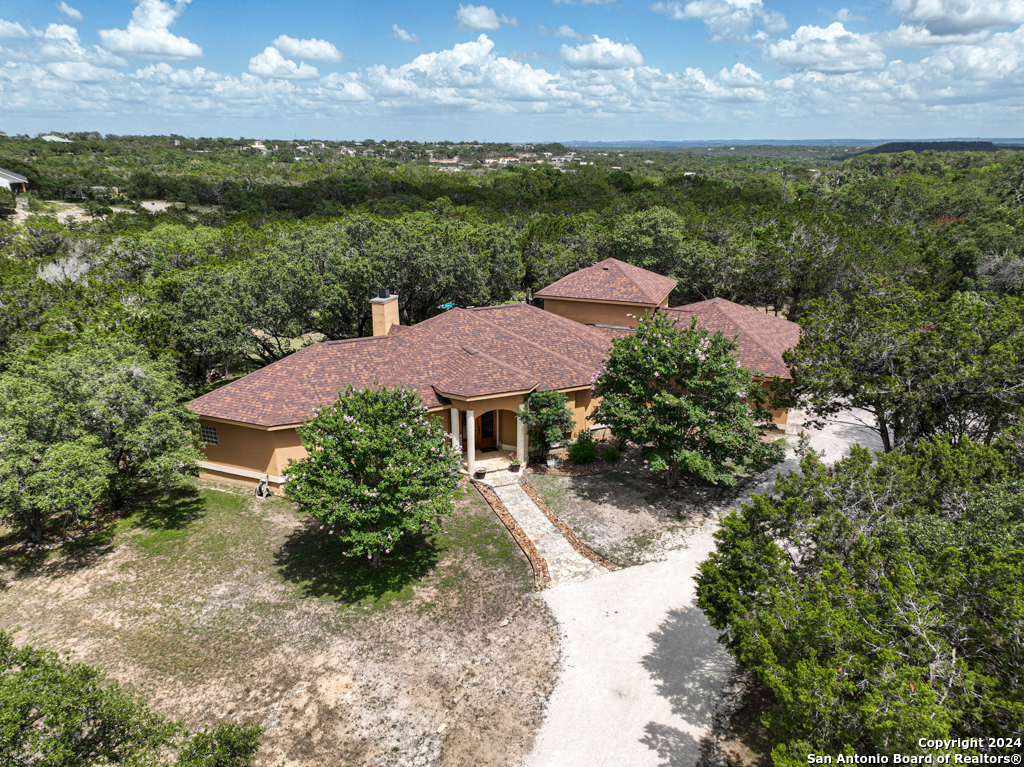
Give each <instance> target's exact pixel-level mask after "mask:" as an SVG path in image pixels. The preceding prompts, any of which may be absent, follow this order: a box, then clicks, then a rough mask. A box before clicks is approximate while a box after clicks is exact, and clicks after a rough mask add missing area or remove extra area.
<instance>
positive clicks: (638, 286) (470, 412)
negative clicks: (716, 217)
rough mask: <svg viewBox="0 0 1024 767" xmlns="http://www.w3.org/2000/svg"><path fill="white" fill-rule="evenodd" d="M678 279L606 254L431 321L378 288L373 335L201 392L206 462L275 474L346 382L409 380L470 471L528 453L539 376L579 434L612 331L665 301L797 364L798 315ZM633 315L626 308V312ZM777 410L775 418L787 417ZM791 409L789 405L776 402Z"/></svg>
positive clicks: (212, 467)
mask: <svg viewBox="0 0 1024 767" xmlns="http://www.w3.org/2000/svg"><path fill="white" fill-rule="evenodd" d="M675 285H676V281H675V280H674V279H671V278H668V277H664V276H662V275H658V274H654V273H653V272H650V271H647V270H645V269H641V268H639V267H636V266H632V265H630V264H626V263H625V262H622V261H617V260H616V259H607V260H606V261H602V262H600V263H598V264H595V265H594V266H591V267H587V268H586V269H581V270H580V271H578V272H574V273H573V274H570V275H567V276H566V277H563V278H562V279H561V280H559V281H558V282H556V283H554V284H553V285H550V286H548V287H547V288H545V289H544V290H542V291H540V292H538V294H537V295H538V296H541V297H543V298H544V308H543V309H541V308H538V307H536V306H530V305H528V304H505V305H502V306H487V307H480V308H470V309H462V308H452V309H449V310H448V311H446V312H444V313H442V314H439V315H437V316H435V317H431V318H430V319H428V320H425V321H424V322H420V323H417V324H415V325H411V326H403V325H400V324H399V322H398V318H399V312H398V301H399V297H398V296H396V295H392V294H390V293H389V292H388V291H387V290H384V291H381V294H380V296H378V297H377V298H375V299H373V301H372V306H371V310H372V316H373V335H372V336H370V337H367V338H354V339H349V340H344V341H323V342H320V343H317V344H313V345H312V346H308V347H306V348H305V349H302V350H300V351H298V352H295V353H294V354H292V355H290V356H288V357H285V358H284V359H282V360H279V361H278V362H275V363H273V364H272V365H268V366H267V367H265V368H262V369H260V370H257V371H255V372H253V373H250V374H249V375H247V376H244V377H242V378H240V379H238V380H237V381H233V382H232V383H230V384H227V385H226V386H223V387H221V388H219V389H216V390H214V391H212V392H209V393H208V394H204V395H203V396H201V397H199V398H197V399H195V400H193V401H192V402H191V403H190V405H189V406H190V407H191V409H192V410H193V411H194V412H195V413H196V414H197V415H198V416H199V418H200V431H201V438H202V441H203V442H204V443H205V447H204V452H205V460H203V461H202V462H201V463H200V467H201V468H202V471H203V475H202V476H205V477H208V478H211V479H220V480H225V481H230V482H243V483H255V482H256V481H257V480H258V479H260V478H262V477H263V476H268V477H269V480H270V483H271V484H272V485H280V484H281V482H282V481H283V478H282V476H281V475H282V473H283V471H284V469H285V467H286V465H287V463H288V460H289V459H298V458H301V457H303V456H305V455H306V452H305V450H304V448H303V447H302V444H301V441H300V439H299V435H298V431H297V428H298V427H299V426H300V425H301V424H302V422H303V421H305V420H306V419H308V418H309V417H310V416H311V415H312V413H313V411H314V409H315V408H317V407H321V406H325V405H328V404H330V403H331V402H333V401H334V399H335V398H336V396H337V392H338V389H339V388H343V387H344V386H345V385H347V384H351V385H353V386H370V385H374V384H381V385H385V386H405V387H409V388H412V389H414V390H415V391H416V392H417V393H418V394H419V396H420V398H421V399H422V401H423V402H424V404H425V405H426V407H427V410H428V412H429V413H430V414H431V415H432V416H433V417H434V418H437V419H438V420H439V421H440V422H441V424H442V425H443V426H444V428H445V430H446V431H447V432H448V433H450V434H451V439H452V444H453V446H455V447H456V448H458V449H461V450H462V451H463V453H464V455H465V456H466V461H465V466H466V469H467V470H468V471H469V472H470V473H472V472H473V471H474V469H475V467H476V461H477V460H479V458H480V457H481V456H479V455H478V453H479V452H480V451H488V450H491V449H502V450H510V451H515V452H516V453H517V455H518V456H519V458H520V460H521V461H525V460H526V457H527V451H528V448H529V444H528V439H527V429H526V427H525V425H524V424H523V423H522V422H521V421H519V419H517V418H516V411H517V410H518V409H519V408H520V407H521V406H522V405H524V404H526V400H527V398H528V397H529V395H530V393H531V392H533V391H535V390H537V389H553V390H556V391H560V392H563V393H564V394H565V396H566V401H567V404H568V405H569V407H570V409H571V410H572V411H573V418H574V429H573V432H574V433H579V432H580V431H581V430H583V429H586V428H588V419H589V418H590V416H591V414H592V413H593V410H594V407H595V406H596V404H597V402H596V401H595V398H594V397H593V396H592V393H591V381H592V380H593V377H594V376H595V375H597V374H598V373H600V371H601V369H602V366H603V363H604V360H605V358H606V356H607V354H608V351H609V350H610V348H611V346H612V343H613V340H614V338H615V337H617V336H621V335H624V334H628V333H631V332H634V330H633V329H634V328H635V326H636V325H637V324H638V322H639V320H638V319H637V317H638V316H639V315H641V314H643V313H645V312H654V311H666V312H669V313H671V314H672V316H674V317H676V318H677V322H678V323H679V324H681V325H689V323H690V321H691V318H692V317H696V318H697V321H698V323H699V324H701V325H702V326H704V327H708V328H709V329H712V330H722V331H723V332H725V333H726V334H727V335H734V336H736V338H737V343H738V346H739V348H738V349H737V356H738V358H739V359H740V361H741V362H742V363H743V364H744V366H746V367H749V368H750V369H751V370H753V371H754V372H755V374H757V375H758V376H759V377H760V378H761V379H762V380H764V381H768V380H769V379H770V378H771V377H772V376H775V375H778V376H780V377H785V378H788V377H789V372H788V370H786V368H785V363H784V362H783V361H782V352H783V351H785V349H787V348H789V347H790V346H792V345H793V344H795V343H796V339H797V338H798V337H799V326H797V325H796V324H795V323H791V322H788V321H787V320H783V319H781V318H778V317H772V316H770V315H767V314H763V313H762V312H758V311H757V310H754V309H748V308H746V307H742V306H739V305H737V304H733V303H731V302H729V301H725V300H724V299H712V300H711V301H705V302H700V303H698V304H689V305H687V306H680V307H674V308H669V307H668V296H669V294H670V293H671V292H672V289H673V288H674V287H675ZM631 315H632V316H631ZM780 419H781V420H780ZM776 420H777V421H778V422H780V423H784V422H785V413H783V412H780V413H778V414H776Z"/></svg>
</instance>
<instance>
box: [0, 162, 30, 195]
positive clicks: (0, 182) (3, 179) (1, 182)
mask: <svg viewBox="0 0 1024 767" xmlns="http://www.w3.org/2000/svg"><path fill="white" fill-rule="evenodd" d="M27 183H28V179H27V178H25V177H24V176H22V175H21V174H20V173H15V172H14V171H11V170H5V169H3V168H0V188H2V189H7V190H9V191H11V192H24V191H25V185H26V184H27Z"/></svg>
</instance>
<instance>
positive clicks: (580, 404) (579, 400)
mask: <svg viewBox="0 0 1024 767" xmlns="http://www.w3.org/2000/svg"><path fill="white" fill-rule="evenodd" d="M594 400H595V398H594V396H593V395H592V394H591V393H590V389H584V390H582V391H575V392H569V393H568V395H567V404H568V405H569V407H571V408H572V417H573V421H574V422H575V426H573V430H572V435H573V436H574V437H575V436H578V435H579V433H580V432H581V431H583V429H586V428H588V426H589V424H588V423H587V419H588V418H590V414H591V413H592V412H593V410H594V407H595V406H596V404H597V403H596V402H595V401H594Z"/></svg>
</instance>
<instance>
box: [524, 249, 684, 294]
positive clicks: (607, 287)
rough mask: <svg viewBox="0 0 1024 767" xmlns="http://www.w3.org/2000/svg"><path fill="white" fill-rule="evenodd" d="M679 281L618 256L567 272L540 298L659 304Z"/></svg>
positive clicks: (541, 291) (542, 292)
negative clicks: (620, 258) (628, 262)
mask: <svg viewBox="0 0 1024 767" xmlns="http://www.w3.org/2000/svg"><path fill="white" fill-rule="evenodd" d="M676 284H677V281H676V280H674V279H672V278H671V277H665V276H663V275H660V274H655V273H654V272H650V271H648V270H647V269H641V268H640V267H639V266H633V265H632V264H627V263H626V262H625V261H619V260H618V259H617V258H606V259H605V260H604V261H599V262H598V263H596V264H594V265H593V266H588V267H587V268H586V269H580V270H579V271H578V272H573V273H572V274H567V275H566V276H565V277H563V278H562V279H560V280H559V281H558V282H555V283H553V284H551V285H548V286H547V287H546V288H544V289H543V290H540V291H538V292H537V296H538V297H539V298H574V299H577V300H583V301H616V302H619V303H624V304H643V305H646V306H658V305H659V304H660V303H661V302H662V301H664V300H665V298H666V297H667V296H668V294H669V293H671V292H672V290H673V289H674V288H675V286H676Z"/></svg>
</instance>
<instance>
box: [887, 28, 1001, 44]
mask: <svg viewBox="0 0 1024 767" xmlns="http://www.w3.org/2000/svg"><path fill="white" fill-rule="evenodd" d="M988 36H989V32H988V30H987V29H982V30H979V31H977V32H971V33H969V34H955V35H933V34H932V33H931V32H929V31H928V30H927V29H925V28H924V27H918V26H912V25H909V24H900V25H899V26H898V27H897V28H896V29H889V30H886V31H885V32H879V33H877V34H876V38H877V39H878V41H879V43H881V44H882V45H884V46H885V47H886V48H934V47H935V46H937V45H950V44H964V43H967V44H970V43H978V42H981V41H982V40H985V39H987V38H988Z"/></svg>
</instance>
